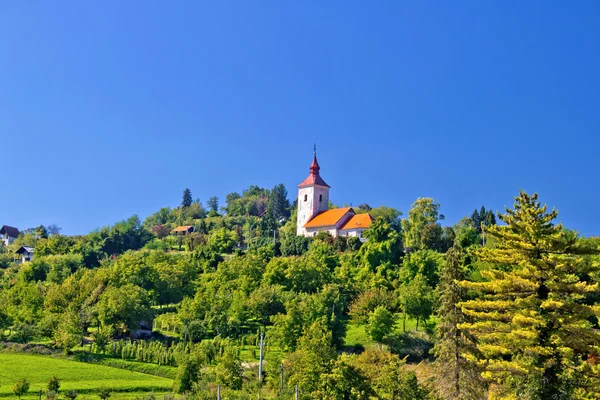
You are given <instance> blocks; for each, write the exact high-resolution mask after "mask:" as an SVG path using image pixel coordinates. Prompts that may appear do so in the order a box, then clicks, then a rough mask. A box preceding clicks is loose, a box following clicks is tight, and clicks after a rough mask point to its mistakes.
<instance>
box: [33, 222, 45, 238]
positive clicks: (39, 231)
mask: <svg viewBox="0 0 600 400" xmlns="http://www.w3.org/2000/svg"><path fill="white" fill-rule="evenodd" d="M34 232H35V234H36V236H37V237H38V239H48V230H47V229H46V227H45V226H44V225H40V226H38V227H37V228H35V229H34Z"/></svg>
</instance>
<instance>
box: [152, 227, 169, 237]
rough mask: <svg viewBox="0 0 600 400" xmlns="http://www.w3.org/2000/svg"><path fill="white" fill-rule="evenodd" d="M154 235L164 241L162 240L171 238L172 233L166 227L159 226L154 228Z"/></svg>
mask: <svg viewBox="0 0 600 400" xmlns="http://www.w3.org/2000/svg"><path fill="white" fill-rule="evenodd" d="M152 233H153V234H154V236H156V237H157V238H159V239H162V238H165V237H167V236H169V233H171V230H170V229H169V228H168V227H166V226H165V225H162V224H158V225H154V226H153V227H152Z"/></svg>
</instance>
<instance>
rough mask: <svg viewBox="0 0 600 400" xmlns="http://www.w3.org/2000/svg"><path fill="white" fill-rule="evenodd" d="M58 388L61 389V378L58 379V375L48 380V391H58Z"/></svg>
mask: <svg viewBox="0 0 600 400" xmlns="http://www.w3.org/2000/svg"><path fill="white" fill-rule="evenodd" d="M58 389H60V379H58V378H57V377H56V376H53V377H52V378H50V380H49V381H48V391H50V392H56V393H58ZM55 397H56V396H55Z"/></svg>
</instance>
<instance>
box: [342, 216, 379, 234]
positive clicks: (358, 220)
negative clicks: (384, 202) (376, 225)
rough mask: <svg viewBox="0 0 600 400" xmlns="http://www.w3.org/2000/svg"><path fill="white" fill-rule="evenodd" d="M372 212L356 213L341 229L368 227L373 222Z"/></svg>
mask: <svg viewBox="0 0 600 400" xmlns="http://www.w3.org/2000/svg"><path fill="white" fill-rule="evenodd" d="M373 221H374V220H373V217H371V214H356V215H354V216H352V218H350V219H348V221H346V223H345V224H344V225H343V226H342V227H341V228H340V231H344V230H348V229H367V228H368V227H370V226H371V222H373Z"/></svg>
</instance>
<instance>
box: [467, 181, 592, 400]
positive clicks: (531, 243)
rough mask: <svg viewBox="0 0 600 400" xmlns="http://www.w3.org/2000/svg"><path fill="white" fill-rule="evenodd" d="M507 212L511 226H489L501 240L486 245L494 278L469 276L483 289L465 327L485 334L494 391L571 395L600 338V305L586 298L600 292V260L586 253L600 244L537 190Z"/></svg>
mask: <svg viewBox="0 0 600 400" xmlns="http://www.w3.org/2000/svg"><path fill="white" fill-rule="evenodd" d="M499 217H500V219H501V220H502V221H503V222H505V223H506V224H507V225H506V226H490V227H488V228H487V234H488V235H489V236H492V237H493V238H494V239H496V240H495V242H496V243H497V245H496V247H491V246H490V247H486V248H482V249H480V250H479V251H478V256H479V259H480V260H481V261H482V262H485V263H487V264H488V265H490V268H489V269H487V270H483V271H482V272H481V275H482V276H483V277H484V279H486V281H485V282H478V283H475V282H467V281H463V282H461V286H462V287H464V288H467V289H473V290H477V291H479V292H480V293H481V295H480V296H479V298H477V299H475V300H470V301H466V302H463V303H461V307H462V310H463V312H464V313H465V315H467V316H468V317H471V318H473V321H472V322H465V323H463V324H460V325H459V328H461V329H467V330H468V331H469V332H471V333H473V334H474V335H475V336H476V338H477V340H478V344H477V347H478V349H479V351H480V352H481V356H480V357H478V362H479V364H480V365H481V366H482V367H483V368H484V369H485V371H484V372H483V374H482V375H483V377H484V378H486V379H487V380H489V381H490V382H492V383H493V384H494V386H493V387H492V390H491V397H490V398H516V397H515V396H517V395H518V396H519V398H525V399H540V400H542V399H543V400H546V399H570V398H572V393H573V391H574V390H575V387H577V386H581V385H582V383H581V382H582V381H581V380H580V378H581V376H579V374H578V373H577V372H578V370H580V369H583V368H584V367H585V361H582V360H585V359H586V358H587V357H588V354H589V353H590V352H591V349H592V346H597V345H598V344H600V334H599V332H598V330H597V329H598V326H597V316H598V315H597V314H598V313H599V311H600V310H598V307H597V306H596V307H594V306H593V305H588V304H586V301H585V299H586V295H589V294H592V293H597V292H598V283H597V282H593V278H592V277H593V274H590V272H591V271H593V269H594V268H596V269H597V268H598V264H597V262H596V261H593V260H592V259H591V258H590V257H587V256H586V255H589V254H598V250H597V248H596V249H587V248H585V247H584V246H583V245H582V244H581V243H582V242H581V240H579V238H578V237H577V236H576V235H573V234H570V233H569V232H566V231H564V230H563V228H562V226H561V225H560V224H558V225H554V224H553V222H552V221H553V220H554V219H556V217H557V212H556V210H553V211H552V212H548V211H547V206H545V205H544V206H541V204H540V202H538V196H537V194H534V195H532V196H530V195H528V194H527V193H525V192H521V193H520V194H519V196H518V197H516V202H515V205H514V209H506V213H505V214H502V215H500V216H499ZM590 321H595V322H594V324H595V326H594V325H593V324H592V323H591V322H590ZM578 390H579V391H586V390H594V389H593V388H591V389H586V388H579V389H578ZM596 390H597V389H596Z"/></svg>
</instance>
